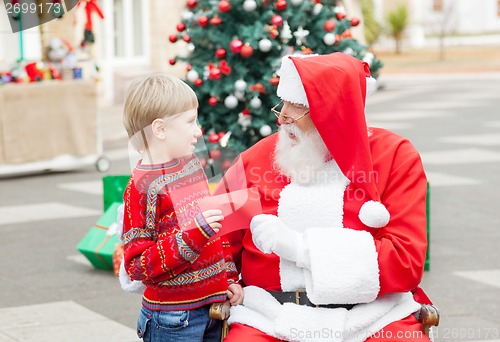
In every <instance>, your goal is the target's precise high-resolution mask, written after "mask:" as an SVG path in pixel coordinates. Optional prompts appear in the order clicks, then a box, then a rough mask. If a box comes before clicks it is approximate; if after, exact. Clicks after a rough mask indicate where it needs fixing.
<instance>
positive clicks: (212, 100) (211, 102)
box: [208, 96, 219, 106]
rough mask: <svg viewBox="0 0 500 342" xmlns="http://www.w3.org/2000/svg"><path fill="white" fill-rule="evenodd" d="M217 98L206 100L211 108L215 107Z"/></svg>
mask: <svg viewBox="0 0 500 342" xmlns="http://www.w3.org/2000/svg"><path fill="white" fill-rule="evenodd" d="M217 102H219V101H217V98H216V97H215V96H212V97H210V98H209V99H208V104H209V105H211V106H217Z"/></svg>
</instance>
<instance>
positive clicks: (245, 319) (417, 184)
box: [217, 53, 428, 341]
mask: <svg viewBox="0 0 500 342" xmlns="http://www.w3.org/2000/svg"><path fill="white" fill-rule="evenodd" d="M281 72H282V74H281V81H280V86H279V88H278V96H280V97H281V98H282V99H284V100H287V101H290V102H292V103H298V104H302V105H306V106H307V107H309V110H310V116H311V120H312V121H313V123H314V125H315V127H316V128H317V130H318V132H319V134H320V135H321V138H322V140H323V141H324V143H325V145H326V147H327V148H328V151H329V153H330V154H331V156H332V159H330V160H329V161H328V162H325V163H324V165H323V166H322V168H321V169H320V170H318V171H319V172H321V174H322V175H323V176H322V177H318V178H317V179H315V180H313V181H312V182H311V183H308V184H302V183H299V182H294V181H293V180H292V181H290V180H289V179H288V178H287V177H285V176H283V175H280V174H279V173H278V172H277V171H276V168H275V167H274V150H275V146H276V143H277V139H278V135H277V134H275V135H271V136H270V137H268V138H265V139H263V140H261V141H260V142H259V143H257V144H256V145H254V146H253V147H251V148H250V149H249V150H247V151H246V152H244V153H242V154H241V156H240V158H239V159H238V160H237V161H236V162H235V164H234V165H233V166H232V167H231V168H230V169H229V170H228V172H227V173H226V175H225V182H221V185H220V186H219V188H218V189H217V192H219V193H221V192H224V191H225V187H227V185H228V184H229V185H230V187H231V189H230V190H235V188H237V187H240V188H244V187H247V188H250V187H256V188H257V189H258V191H259V193H260V196H261V204H262V208H263V212H264V214H267V215H265V216H264V218H263V220H267V221H269V222H271V223H270V224H273V222H275V224H276V225H281V226H283V227H284V231H287V230H288V229H289V230H288V231H293V232H294V234H296V233H298V234H299V235H298V236H300V241H297V242H296V243H297V248H298V249H299V251H298V252H297V258H296V260H293V261H289V260H286V259H285V258H280V257H279V256H278V255H277V254H274V253H272V254H265V253H263V252H261V251H260V250H259V249H258V248H257V247H256V245H255V244H254V241H253V239H252V232H251V230H249V229H247V230H239V231H235V232H233V233H231V234H230V235H229V241H230V243H231V245H232V249H233V255H234V258H235V261H236V264H237V267H238V269H239V270H240V272H241V277H242V282H243V283H244V285H245V286H246V287H245V299H244V303H243V305H240V306H236V307H232V309H231V316H230V319H229V322H230V324H231V327H232V331H231V330H230V333H229V336H228V341H257V340H258V339H256V338H257V337H256V335H255V334H256V332H257V335H259V334H260V332H263V333H265V335H267V336H269V337H271V336H273V337H274V338H277V339H282V340H292V341H319V340H320V341H363V340H366V339H367V338H368V337H370V336H372V334H374V333H377V332H378V333H379V334H380V332H381V329H386V332H390V333H391V336H387V338H385V337H384V336H382V335H378V336H379V337H381V340H390V339H393V340H394V339H396V340H408V341H409V340H412V339H411V338H408V339H405V338H403V337H406V338H407V337H409V335H406V336H399V337H396V333H397V332H398V331H401V332H402V333H404V332H405V331H409V330H421V329H422V326H421V325H420V324H419V323H418V322H417V321H416V319H415V317H413V315H412V313H414V312H415V311H417V310H418V309H419V308H420V303H423V302H426V303H427V302H428V299H427V297H426V296H425V294H424V293H423V292H422V290H420V289H419V288H418V285H419V283H420V281H421V278H422V275H423V266H424V261H425V253H426V247H427V240H426V205H425V203H426V186H427V181H426V177H425V173H424V170H423V167H422V163H421V160H420V156H419V154H418V152H417V151H416V150H415V149H414V147H413V146H412V145H411V143H410V142H409V141H408V140H407V139H405V138H403V137H401V136H399V135H396V134H394V133H391V132H389V131H387V130H383V129H377V128H373V129H370V130H368V129H367V127H366V123H365V117H364V102H365V96H366V82H367V81H366V78H367V77H369V71H368V67H367V65H366V64H365V63H363V62H361V61H359V60H357V59H355V58H353V57H351V56H348V55H345V54H342V53H335V54H331V55H324V56H314V57H309V58H297V57H285V58H284V59H283V63H282V68H281ZM297 80H298V82H297ZM224 185H225V186H224ZM270 215H273V216H270ZM254 220H255V218H254ZM298 289H305V291H306V293H307V297H308V299H309V300H310V302H312V303H313V304H315V305H327V304H355V306H354V307H353V308H326V307H320V306H318V307H314V306H311V305H309V306H306V305H297V304H295V303H284V304H280V303H279V302H278V301H277V300H276V299H275V297H273V296H272V295H271V294H270V293H269V292H268V291H295V290H298ZM419 302H420V303H419ZM246 327H252V328H250V329H245V328H246ZM254 329H257V330H254ZM260 335H263V334H260ZM422 335H423V334H420V335H418V334H413V335H412V337H413V340H426V337H425V336H422ZM389 337H390V338H389ZM261 338H262V336H261ZM419 338H420V339H419ZM270 340H274V339H273V338H270ZM372 340H375V338H374V337H372Z"/></svg>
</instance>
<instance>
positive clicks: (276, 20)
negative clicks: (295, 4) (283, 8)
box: [271, 15, 283, 27]
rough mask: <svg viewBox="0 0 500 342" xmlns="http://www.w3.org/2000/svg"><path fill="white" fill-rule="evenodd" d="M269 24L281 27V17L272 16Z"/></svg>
mask: <svg viewBox="0 0 500 342" xmlns="http://www.w3.org/2000/svg"><path fill="white" fill-rule="evenodd" d="M271 24H273V25H276V26H278V27H281V26H283V17H282V16H281V15H273V17H272V18H271Z"/></svg>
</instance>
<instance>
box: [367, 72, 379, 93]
mask: <svg viewBox="0 0 500 342" xmlns="http://www.w3.org/2000/svg"><path fill="white" fill-rule="evenodd" d="M376 90H377V80H376V79H374V78H373V77H371V76H370V77H367V78H366V96H369V95H371V94H373V93H374V92H375V91H376Z"/></svg>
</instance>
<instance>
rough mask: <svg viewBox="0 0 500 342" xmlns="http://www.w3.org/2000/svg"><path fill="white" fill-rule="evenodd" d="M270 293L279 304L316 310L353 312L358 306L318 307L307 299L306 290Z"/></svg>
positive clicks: (330, 305)
mask: <svg viewBox="0 0 500 342" xmlns="http://www.w3.org/2000/svg"><path fill="white" fill-rule="evenodd" d="M267 292H269V293H270V294H271V295H272V296H273V297H274V298H276V300H277V301H278V302H280V303H281V304H285V303H295V304H298V305H306V306H312V307H315V308H327V309H338V308H344V309H347V310H351V309H352V308H353V307H354V306H355V305H356V304H325V305H323V304H320V305H316V304H314V303H312V302H311V301H310V300H309V298H307V293H306V291H304V290H297V291H292V292H275V291H267Z"/></svg>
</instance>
